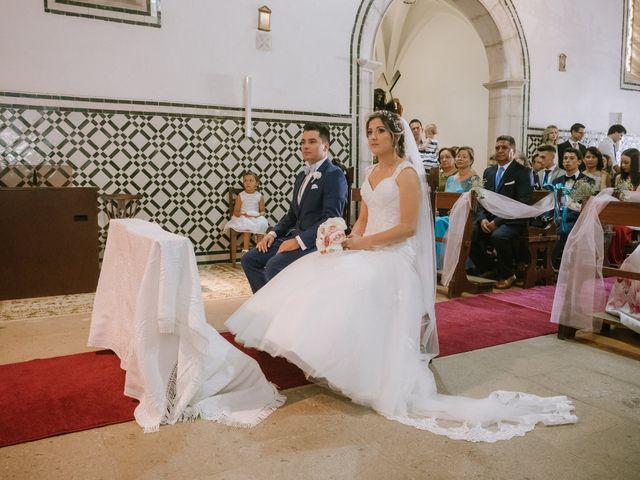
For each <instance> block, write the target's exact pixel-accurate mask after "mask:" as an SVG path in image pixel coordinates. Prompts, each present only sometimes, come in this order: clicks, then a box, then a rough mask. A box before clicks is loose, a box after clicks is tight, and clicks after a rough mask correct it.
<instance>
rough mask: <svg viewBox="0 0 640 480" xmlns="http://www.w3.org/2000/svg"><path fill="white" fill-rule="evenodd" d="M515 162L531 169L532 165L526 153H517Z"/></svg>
mask: <svg viewBox="0 0 640 480" xmlns="http://www.w3.org/2000/svg"><path fill="white" fill-rule="evenodd" d="M514 160H515V161H516V162H518V163H519V164H520V165H522V166H523V167H527V168H531V163H530V162H529V159H528V158H527V156H526V155H525V153H524V152H518V153H516V157H515V159H514Z"/></svg>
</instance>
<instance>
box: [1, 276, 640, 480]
mask: <svg viewBox="0 0 640 480" xmlns="http://www.w3.org/2000/svg"><path fill="white" fill-rule="evenodd" d="M232 273H233V272H232ZM233 278H236V277H233ZM231 291H233V288H231V287H229V289H228V290H227V293H229V292H231ZM205 294H206V292H205ZM439 297H440V298H439V299H443V297H442V295H440V296H439ZM244 298H245V297H237V296H236V298H233V296H229V295H224V296H223V297H222V298H218V299H210V300H207V301H206V309H207V318H208V321H209V322H210V323H211V324H212V325H214V326H217V327H218V328H219V327H220V326H221V325H222V324H223V322H224V320H225V319H226V318H227V316H228V315H229V314H230V313H231V312H233V311H234V310H235V308H237V307H238V305H240V304H241V303H242V302H243V301H244ZM25 308H27V307H25ZM88 327H89V313H88V312H84V313H83V312H79V313H72V314H70V315H58V316H49V317H38V316H29V315H26V316H24V317H22V318H19V317H17V316H16V315H13V316H12V317H11V318H10V319H7V318H1V317H0V363H11V362H17V361H22V360H28V359H32V358H37V357H51V356H56V355H65V354H70V353H77V352H81V351H86V350H87V348H86V346H85V345H86V339H87V333H88ZM472 328H473V325H472V324H470V329H472ZM634 338H635V340H634V339H632V340H634V341H635V342H636V344H635V345H629V344H626V343H621V342H619V341H618V340H616V339H608V338H603V337H600V336H597V335H582V336H581V338H580V339H579V340H577V341H560V340H557V339H556V338H555V336H553V335H550V336H546V337H539V338H534V339H531V340H525V341H520V342H514V343H511V344H506V345H500V346H496V347H492V348H487V349H483V350H477V351H474V352H469V353H464V354H459V355H454V356H451V357H446V358H441V359H436V360H435V361H434V363H433V365H432V370H433V372H434V374H435V376H436V379H437V381H438V384H439V389H440V391H442V392H445V393H452V394H463V395H469V396H480V395H486V394H487V393H488V392H490V391H492V390H496V389H503V390H521V391H528V392H531V393H535V394H541V395H555V394H566V395H568V396H570V397H571V398H573V399H574V403H575V405H576V409H577V414H578V416H579V418H580V422H579V423H578V424H576V425H568V426H559V427H544V426H540V427H538V428H536V430H535V431H533V432H531V433H529V434H527V435H526V436H525V437H522V438H517V439H513V440H511V441H507V442H499V443H496V444H473V443H467V442H461V441H453V440H449V439H447V438H444V437H438V436H436V435H433V434H430V433H427V432H424V431H420V430H416V429H413V428H410V427H406V426H403V425H400V424H398V423H395V422H391V421H389V420H386V419H384V418H383V417H381V416H379V415H377V414H375V413H374V412H372V411H371V410H370V409H368V408H364V407H360V406H358V405H355V404H353V403H352V402H350V401H349V400H348V399H345V398H342V397H340V396H338V395H336V394H334V393H332V392H330V391H328V390H326V389H323V388H320V387H317V386H313V385H312V386H306V387H300V388H296V389H291V390H288V391H286V392H285V394H286V396H287V399H288V401H287V403H286V404H285V405H284V406H283V407H282V408H280V409H279V410H278V411H276V412H275V413H274V414H273V415H271V416H270V417H269V418H268V419H267V420H266V421H264V422H263V423H262V424H260V425H259V426H257V427H256V428H253V429H235V428H230V427H225V426H223V425H219V424H216V423H213V422H207V421H197V422H194V423H185V424H178V425H174V426H165V427H162V428H161V429H160V432H159V433H155V434H143V433H142V430H141V429H140V428H139V427H138V426H137V424H135V423H134V422H129V423H125V424H120V425H114V426H110V427H103V428H98V429H93V430H88V431H84V432H78V433H73V434H69V435H63V436H59V437H54V438H48V439H44V440H40V441H36V442H30V443H25V444H22V445H16V446H12V447H5V448H2V449H0V477H1V478H3V479H17V478H20V479H23V478H34V479H35V478H43V479H45V478H46V479H58V478H60V479H69V478H79V479H98V478H118V479H134V478H142V479H146V478H149V479H158V478H172V479H176V478H180V479H191V478H193V479H223V478H226V479H253V478H255V479H270V478H278V479H301V478H312V479H315V478H318V479H328V478H333V479H352V478H355V479H404V478H416V479H426V478H429V479H446V478H451V479H458V478H474V479H519V478H527V479H538V478H539V479H564V478H567V479H569V478H571V479H574V478H575V479H609V478H616V479H627V478H628V479H635V478H638V471H640V347H639V346H638V343H640V342H638V341H637V337H634ZM0 381H1V380H0Z"/></svg>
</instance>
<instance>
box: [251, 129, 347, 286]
mask: <svg viewBox="0 0 640 480" xmlns="http://www.w3.org/2000/svg"><path fill="white" fill-rule="evenodd" d="M329 143H330V133H329V129H328V128H327V127H326V126H325V125H322V124H320V123H308V124H306V125H305V126H304V128H303V132H302V140H301V141H300V151H301V153H302V157H303V158H304V160H305V162H306V166H305V169H304V171H303V172H300V173H299V174H298V175H297V176H296V180H295V184H294V187H293V198H292V199H291V204H290V205H289V210H288V211H287V213H286V214H285V215H284V216H283V217H282V219H281V220H280V221H279V222H278V223H277V225H276V226H275V227H273V229H271V231H270V232H268V233H267V234H266V235H265V236H264V237H263V238H262V240H260V242H258V244H257V245H256V248H255V249H252V250H250V251H249V252H247V253H245V254H244V256H243V257H242V268H243V269H244V272H245V275H246V276H247V279H248V280H249V285H251V290H252V291H253V292H254V293H255V292H257V291H258V290H260V288H262V287H263V286H264V285H265V284H266V283H267V282H268V281H269V280H271V279H272V278H273V277H275V276H276V275H277V274H278V273H280V272H281V271H282V270H283V269H284V268H285V267H287V266H288V265H289V264H291V263H293V262H294V261H296V260H297V259H299V258H301V257H303V256H304V255H306V254H308V253H311V252H315V251H316V234H317V232H318V227H319V226H320V224H322V223H323V222H324V221H325V220H327V219H328V218H331V217H341V216H342V212H343V210H344V207H345V204H346V201H347V180H346V178H345V175H344V173H343V172H342V170H340V168H338V167H337V166H335V165H333V163H332V162H331V160H330V159H329V158H328V153H329Z"/></svg>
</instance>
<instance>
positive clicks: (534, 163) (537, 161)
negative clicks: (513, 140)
mask: <svg viewBox="0 0 640 480" xmlns="http://www.w3.org/2000/svg"><path fill="white" fill-rule="evenodd" d="M542 168H543V166H542V158H540V154H539V153H538V152H536V153H534V154H533V157H531V170H533V172H534V173H538V172H539V171H540V170H542Z"/></svg>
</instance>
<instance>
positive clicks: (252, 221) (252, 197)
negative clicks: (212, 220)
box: [224, 172, 269, 253]
mask: <svg viewBox="0 0 640 480" xmlns="http://www.w3.org/2000/svg"><path fill="white" fill-rule="evenodd" d="M242 185H243V187H244V191H242V192H240V194H239V195H238V196H237V197H236V203H235V205H234V207H233V216H232V217H231V220H229V221H228V222H227V224H226V225H225V226H224V230H225V231H227V230H229V229H230V228H232V229H234V230H235V231H236V232H242V252H243V253H244V252H247V251H249V241H250V240H251V235H252V234H255V235H256V243H258V242H259V241H260V240H261V239H262V235H264V234H265V233H267V228H268V227H269V223H268V222H267V219H266V218H265V216H264V197H263V196H262V194H261V193H260V192H259V191H258V176H257V175H256V174H255V173H253V172H246V173H245V174H244V175H243V176H242Z"/></svg>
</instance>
